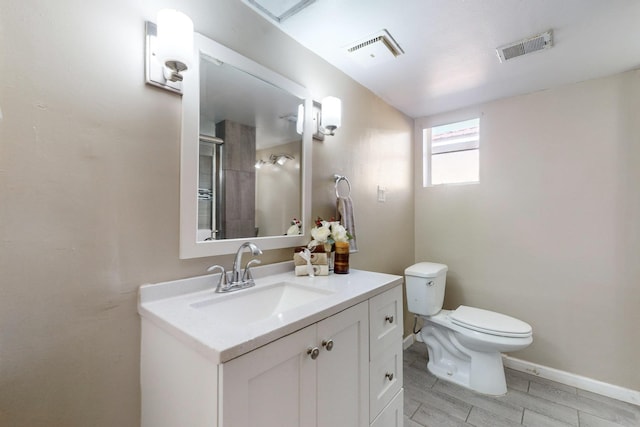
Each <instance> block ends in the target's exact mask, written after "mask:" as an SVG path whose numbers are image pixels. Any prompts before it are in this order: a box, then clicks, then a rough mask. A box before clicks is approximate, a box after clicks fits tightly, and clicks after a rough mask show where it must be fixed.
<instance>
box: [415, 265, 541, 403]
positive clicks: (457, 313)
mask: <svg viewBox="0 0 640 427" xmlns="http://www.w3.org/2000/svg"><path fill="white" fill-rule="evenodd" d="M404 274H405V279H406V287H407V305H408V308H409V311H410V312H412V313H414V314H417V315H419V316H420V317H421V318H422V319H424V326H423V327H422V330H421V332H420V336H421V337H422V340H423V341H424V342H425V343H426V345H427V350H428V352H429V363H427V368H428V369H429V372H431V373H432V374H434V375H435V376H436V377H438V378H442V379H444V380H447V381H451V382H454V383H456V384H459V385H461V386H464V387H467V388H470V389H472V390H475V391H477V392H480V393H485V394H491V395H502V394H505V393H506V392H507V384H506V381H505V377H504V368H503V366H502V355H501V353H502V352H508V351H516V350H521V349H523V348H525V347H527V346H528V345H529V344H531V343H532V342H533V337H532V329H531V326H529V325H528V324H527V323H525V322H523V321H521V320H518V319H514V318H513V317H509V316H506V315H504V314H499V313H495V312H492V311H488V310H482V309H479V308H473V307H467V306H464V305H461V306H460V307H458V308H457V309H455V310H453V311H451V310H443V309H442V304H443V301H444V287H445V281H446V276H447V266H446V265H444V264H436V263H432V262H420V263H418V264H415V265H412V266H411V267H409V268H407V269H406V270H405V271H404Z"/></svg>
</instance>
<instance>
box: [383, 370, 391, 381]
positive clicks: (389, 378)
mask: <svg viewBox="0 0 640 427" xmlns="http://www.w3.org/2000/svg"><path fill="white" fill-rule="evenodd" d="M384 376H385V377H386V378H387V379H388V380H389V381H393V372H387V373H386V374H384Z"/></svg>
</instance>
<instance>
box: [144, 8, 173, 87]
mask: <svg viewBox="0 0 640 427" xmlns="http://www.w3.org/2000/svg"><path fill="white" fill-rule="evenodd" d="M157 34H158V27H157V26H156V24H154V23H153V22H150V21H147V22H146V25H145V61H144V70H145V81H146V83H147V84H150V85H152V86H156V87H161V88H163V89H166V90H168V91H170V92H173V93H177V94H180V95H182V82H180V81H176V82H172V81H171V80H167V78H166V77H165V72H164V71H165V67H164V65H163V64H161V63H160V61H158V58H157V56H156V46H157Z"/></svg>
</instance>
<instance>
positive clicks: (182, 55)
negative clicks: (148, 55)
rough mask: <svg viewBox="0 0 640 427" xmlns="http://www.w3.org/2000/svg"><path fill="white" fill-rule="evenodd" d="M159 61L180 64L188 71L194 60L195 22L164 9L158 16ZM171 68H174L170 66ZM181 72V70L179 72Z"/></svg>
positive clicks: (181, 14)
mask: <svg viewBox="0 0 640 427" xmlns="http://www.w3.org/2000/svg"><path fill="white" fill-rule="evenodd" d="M157 26H158V39H157V40H158V49H157V55H158V60H159V61H160V62H161V63H162V64H165V65H167V63H180V64H182V65H183V66H184V67H185V68H182V70H184V69H187V68H189V67H190V66H191V63H192V60H193V21H191V18H189V17H188V16H187V15H185V14H184V13H182V12H179V11H177V10H174V9H162V10H160V11H159V12H158V16H157ZM170 68H173V67H171V66H170ZM178 71H181V70H178Z"/></svg>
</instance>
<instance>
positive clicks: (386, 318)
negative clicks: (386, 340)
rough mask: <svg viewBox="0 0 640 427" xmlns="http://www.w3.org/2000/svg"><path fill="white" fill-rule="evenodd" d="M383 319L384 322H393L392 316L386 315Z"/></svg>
mask: <svg viewBox="0 0 640 427" xmlns="http://www.w3.org/2000/svg"><path fill="white" fill-rule="evenodd" d="M384 320H385V322H389V323H393V316H386V317H385V318H384Z"/></svg>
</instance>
